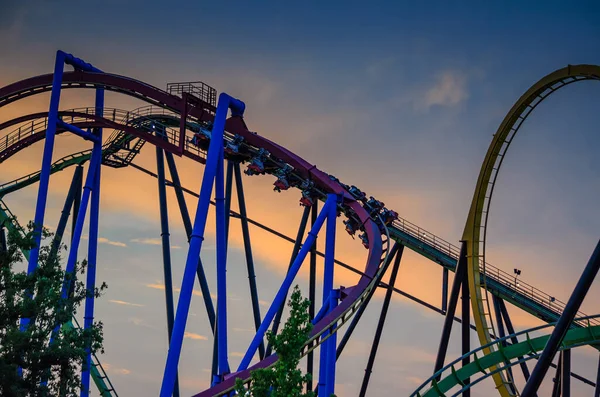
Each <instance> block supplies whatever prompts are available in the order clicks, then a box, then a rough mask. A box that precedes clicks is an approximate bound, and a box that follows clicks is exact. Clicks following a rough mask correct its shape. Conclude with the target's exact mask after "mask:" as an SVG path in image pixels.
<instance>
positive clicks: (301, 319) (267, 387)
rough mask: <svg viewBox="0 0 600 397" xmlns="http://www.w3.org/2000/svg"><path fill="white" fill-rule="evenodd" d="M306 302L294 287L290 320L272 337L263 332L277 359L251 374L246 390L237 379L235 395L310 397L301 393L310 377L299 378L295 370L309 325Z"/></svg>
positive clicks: (309, 393)
mask: <svg viewBox="0 0 600 397" xmlns="http://www.w3.org/2000/svg"><path fill="white" fill-rule="evenodd" d="M309 305H310V303H309V301H308V299H302V294H301V292H300V288H298V286H296V287H294V292H293V293H292V296H291V297H290V301H289V302H288V306H289V307H290V317H289V318H288V320H287V322H286V323H285V325H284V327H283V329H282V330H281V332H280V333H279V334H277V335H274V334H273V333H272V332H271V331H268V332H267V340H268V341H269V343H270V344H271V345H272V346H273V349H274V350H275V353H277V356H278V360H277V362H275V364H274V365H273V366H271V367H269V368H260V369H257V370H254V371H252V372H251V382H250V387H249V389H246V387H245V386H244V383H243V381H242V380H241V379H239V378H238V379H237V380H236V384H235V390H236V392H237V394H238V395H239V396H252V397H267V396H269V397H312V396H313V392H312V391H308V392H307V393H303V390H304V386H305V385H306V384H307V383H308V382H309V381H310V379H311V376H310V374H305V375H302V371H301V370H299V369H298V364H299V363H300V352H301V350H302V347H303V346H304V344H305V343H306V342H307V341H308V337H309V335H310V331H311V330H312V324H311V322H310V317H309V315H308V307H309Z"/></svg>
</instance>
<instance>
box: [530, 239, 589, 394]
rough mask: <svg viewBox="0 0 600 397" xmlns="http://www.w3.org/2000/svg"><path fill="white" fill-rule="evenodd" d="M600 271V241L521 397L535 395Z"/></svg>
mask: <svg viewBox="0 0 600 397" xmlns="http://www.w3.org/2000/svg"><path fill="white" fill-rule="evenodd" d="M599 269H600V241H598V243H597V244H596V248H595V249H594V252H593V253H592V256H591V257H590V260H589V261H588V263H587V265H586V267H585V269H584V271H583V273H582V275H581V277H580V278H579V281H578V282H577V285H576V286H575V289H574V290H573V293H572V294H571V297H570V298H569V301H568V302H567V304H566V306H565V309H564V310H563V313H562V315H561V316H560V319H559V320H558V322H557V323H556V326H555V327H554V330H553V331H552V334H551V335H550V338H548V342H547V343H546V347H544V351H543V352H542V354H541V355H540V358H539V360H538V362H537V363H536V365H535V368H534V369H533V371H532V372H531V377H530V378H529V381H528V382H527V383H526V384H525V388H524V389H523V392H522V393H521V396H522V397H532V396H533V395H534V394H535V393H537V390H538V388H539V387H540V384H541V383H542V380H543V379H544V376H545V375H546V373H547V372H548V368H549V367H550V364H551V363H552V358H553V357H554V355H555V354H556V352H557V351H558V347H559V346H560V343H561V342H562V340H563V338H564V337H565V334H566V332H567V331H568V330H569V327H570V326H571V323H572V322H573V319H574V318H575V316H576V315H577V311H578V310H579V307H580V306H581V303H582V302H583V299H584V298H585V296H586V294H587V292H588V291H589V289H590V287H591V285H592V283H593V282H594V278H595V277H596V275H597V274H598V270H599Z"/></svg>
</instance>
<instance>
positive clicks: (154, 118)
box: [0, 65, 600, 396]
mask: <svg viewBox="0 0 600 397" xmlns="http://www.w3.org/2000/svg"><path fill="white" fill-rule="evenodd" d="M599 69H600V68H598V67H596V66H589V65H580V66H570V67H568V68H564V69H561V70H558V71H556V72H554V73H552V74H550V75H548V76H546V77H545V78H544V79H542V80H540V82H538V83H537V84H536V85H534V86H533V87H532V88H531V89H530V90H528V91H527V93H525V94H524V95H523V96H522V97H521V99H519V101H518V102H517V103H516V104H515V105H514V106H513V108H512V110H511V112H510V113H509V114H508V115H507V116H506V118H505V120H504V121H503V123H502V125H501V126H500V128H499V130H498V132H497V133H496V135H495V137H494V141H493V142H492V145H491V146H490V148H489V150H488V153H487V155H486V159H485V161H484V164H483V167H482V171H481V173H480V176H479V179H478V183H477V188H476V191H475V194H474V198H473V202H472V205H471V210H470V212H469V217H468V219H467V224H466V226H465V231H464V234H463V239H464V240H466V241H467V249H468V263H469V288H470V291H471V299H472V306H473V311H474V317H475V321H476V326H477V332H478V337H479V339H480V341H481V343H482V345H484V347H483V348H482V351H483V352H484V353H485V354H486V355H487V354H493V353H494V352H495V347H494V345H493V344H490V343H489V342H490V341H491V338H490V330H493V322H492V321H488V318H486V314H487V313H489V310H486V309H487V307H488V303H487V293H488V291H489V292H491V293H493V294H495V295H498V296H500V297H501V298H503V299H505V300H507V301H509V302H511V303H513V304H515V305H517V306H518V307H520V308H522V309H524V310H526V311H528V312H529V313H531V314H533V315H535V316H537V317H539V318H541V319H543V320H545V321H556V319H557V318H558V316H559V315H560V313H561V311H562V307H561V305H560V302H558V301H557V302H554V304H551V302H550V300H549V295H547V294H544V293H542V292H541V291H539V290H537V289H535V288H533V287H531V291H529V288H528V289H527V291H525V290H523V291H521V290H519V289H515V288H514V287H512V286H511V285H510V282H508V283H507V280H510V279H511V278H510V277H509V276H508V275H507V274H505V273H503V272H501V271H500V270H499V269H495V268H494V269H491V268H490V265H489V264H486V262H485V236H486V226H487V219H488V218H487V214H488V211H489V205H490V199H491V195H492V193H493V188H494V184H495V181H496V177H497V172H498V169H499V168H500V166H501V164H502V161H503V159H504V154H505V152H506V150H507V149H508V146H509V145H510V143H511V141H512V139H513V137H514V135H515V133H516V131H517V130H518V129H519V127H520V126H521V124H522V123H523V121H524V120H525V119H526V118H527V116H528V115H529V114H530V112H531V111H532V110H533V109H534V108H535V107H536V106H537V105H538V104H539V103H540V102H541V101H542V100H543V99H545V98H546V97H547V96H548V95H550V94H551V93H553V92H554V91H556V90H557V89H559V88H561V87H563V86H566V85H568V84H570V83H572V82H576V81H581V80H590V79H594V80H597V79H599V77H598V76H600V70H599ZM51 86H52V75H51V74H49V75H43V76H37V77H33V78H30V79H26V80H23V81H20V82H16V83H14V84H11V85H9V86H6V87H3V88H0V107H2V106H4V105H6V104H8V103H11V102H14V101H17V100H19V99H22V98H26V97H28V96H31V95H35V94H38V93H42V92H47V91H49V90H50V89H51ZM62 88H63V89H65V88H91V89H94V88H104V89H105V90H110V91H114V92H118V93H121V94H125V95H128V96H131V97H134V98H137V99H140V100H143V101H145V102H147V103H149V104H150V106H147V107H144V108H140V109H138V110H136V111H132V112H125V111H121V110H118V109H105V110H104V113H103V114H102V115H101V116H99V115H95V114H94V111H93V110H92V108H83V109H74V110H71V111H62V112H61V117H62V118H63V119H65V121H69V122H71V123H72V124H74V125H76V126H78V127H80V128H94V127H102V128H112V129H114V131H115V132H114V133H113V135H112V136H111V137H110V138H109V141H108V142H107V144H106V145H105V147H104V149H105V154H106V155H107V156H105V158H104V160H105V161H103V163H104V164H105V165H109V166H113V167H122V166H127V165H128V164H129V163H130V162H131V160H132V159H133V157H134V156H135V154H137V153H138V152H139V149H141V146H142V145H143V144H144V143H145V142H150V143H152V144H154V145H156V146H160V147H161V148H163V149H165V150H167V151H169V152H171V153H174V154H177V155H179V156H186V157H189V158H191V159H193V160H195V161H197V162H200V163H204V162H205V151H204V150H203V148H202V147H198V146H194V145H190V144H189V140H188V138H189V137H190V136H189V135H188V132H189V131H191V132H192V133H193V132H194V131H197V129H198V126H199V125H201V124H203V123H209V122H211V121H212V119H213V115H214V111H215V108H214V107H213V106H211V105H209V104H206V103H203V102H201V103H194V104H191V103H189V102H187V100H186V99H184V98H181V97H178V96H175V95H171V94H169V93H167V92H165V91H163V90H160V89H158V88H156V87H153V86H150V85H148V84H145V83H142V82H140V81H137V80H134V79H130V78H127V77H123V76H118V75H113V74H103V73H87V72H82V71H74V72H68V73H65V74H64V78H63V82H62ZM181 114H185V115H186V118H185V124H184V125H185V127H184V131H185V133H184V134H183V135H182V134H181V133H180V130H179V129H178V128H175V127H176V126H178V125H179V122H180V120H179V119H180V117H181ZM28 123H30V125H31V127H30V128H29V127H28V125H27V124H28ZM45 123H47V121H46V114H45V113H38V114H34V115H28V116H24V117H21V118H18V119H14V120H10V121H8V122H5V123H2V124H0V130H2V129H5V128H8V127H11V126H14V125H17V124H21V126H20V127H19V128H18V129H17V130H15V131H13V132H12V133H11V134H9V135H7V136H6V137H3V138H0V162H2V161H3V160H5V159H7V158H8V157H10V156H12V155H14V154H15V153H17V152H19V151H20V150H22V149H24V148H26V147H28V146H30V145H32V144H33V143H35V142H38V141H40V140H42V139H44V137H45V127H46V125H45ZM157 126H159V128H156V127H157ZM225 130H226V135H225V140H226V142H228V141H229V142H231V141H232V140H233V138H234V137H235V136H240V137H242V138H243V139H244V143H243V146H244V147H245V151H246V153H247V154H250V155H251V154H256V153H257V152H258V150H259V149H265V150H267V151H269V152H270V153H271V158H270V159H269V163H270V167H268V169H267V171H266V172H267V173H269V174H273V173H274V172H275V171H277V170H279V169H281V168H282V167H283V166H285V165H290V166H292V167H293V170H294V172H293V173H294V176H295V178H297V180H299V181H307V180H310V181H312V182H313V183H314V184H315V191H316V192H317V198H320V199H323V197H324V196H325V195H326V194H327V193H335V194H339V195H343V197H344V200H343V204H342V205H341V208H340V210H341V211H342V212H344V213H345V214H346V215H348V214H351V215H352V216H355V217H356V218H357V219H359V220H360V222H361V223H362V224H363V225H364V229H365V230H364V231H365V233H366V235H367V238H368V241H369V255H368V259H367V263H366V265H365V270H364V273H363V274H362V277H361V279H360V281H359V283H358V285H356V286H355V288H353V289H352V291H351V293H350V294H349V295H348V296H347V297H346V298H345V299H344V300H343V301H342V302H341V304H340V305H339V306H338V307H337V308H336V309H335V310H334V311H333V312H332V313H330V314H329V315H328V316H326V317H325V318H324V319H322V320H321V321H320V322H319V323H317V324H316V326H315V328H314V330H313V333H312V334H311V341H310V342H311V343H312V342H316V343H312V344H311V343H309V344H307V346H305V349H304V352H303V353H304V354H306V353H307V352H308V351H309V350H311V349H314V348H315V347H316V346H318V345H319V344H320V343H321V342H322V340H324V339H322V338H321V335H322V334H323V333H324V332H325V331H327V330H330V331H334V332H335V331H336V330H337V329H338V328H339V327H340V326H341V325H342V324H343V323H344V322H345V321H347V319H348V318H349V317H350V316H352V314H354V312H355V311H356V310H357V309H358V308H359V307H360V306H361V305H362V304H363V303H365V300H366V298H367V296H368V295H369V292H370V291H371V290H372V289H373V288H374V287H375V286H376V285H377V284H378V283H379V279H380V278H381V275H382V270H383V267H382V266H381V265H382V263H383V262H384V260H385V257H386V254H387V252H388V248H389V237H388V236H386V237H384V238H383V239H382V238H381V230H380V228H379V226H378V225H377V224H376V222H375V220H374V219H373V218H372V217H371V216H370V214H369V213H368V212H367V211H366V210H365V209H364V208H363V206H362V205H361V203H360V202H359V201H357V200H355V199H354V198H353V197H352V196H351V195H350V194H348V193H347V188H348V187H347V186H346V185H343V184H341V183H339V181H338V180H337V179H335V178H334V177H331V176H329V175H327V174H326V173H324V172H322V171H320V170H318V169H317V168H316V167H315V166H313V165H311V164H310V163H308V162H306V161H305V160H303V159H302V158H300V157H299V156H297V155H295V154H293V153H291V152H290V151H288V150H287V149H285V148H283V147H281V146H279V145H277V144H276V143H274V142H272V141H270V140H268V139H266V138H264V137H261V136H259V135H257V134H256V133H254V132H250V131H249V130H248V129H247V127H246V125H245V123H244V121H243V120H242V119H241V118H237V117H232V118H230V119H228V120H227V123H226V126H225ZM131 142H134V145H133V148H131V147H130V145H129V143H131ZM234 157H235V158H234V160H236V161H242V162H243V161H247V160H248V159H249V157H248V156H246V157H243V156H242V157H239V156H234ZM87 159H88V153H86V152H80V153H77V154H75V155H72V156H67V158H64V159H61V160H59V161H58V162H56V163H55V164H54V166H53V168H52V172H56V171H60V170H62V169H64V168H66V167H68V166H70V165H74V164H77V163H82V162H85V161H87ZM38 177H39V174H38V175H36V173H33V174H31V175H28V176H26V177H23V178H21V179H20V180H17V181H13V183H10V184H5V185H3V186H0V196H2V195H4V194H6V193H8V192H11V191H14V190H17V189H18V188H20V187H22V186H25V185H27V184H31V183H34V182H35V181H37V178H38ZM385 231H387V229H386V230H385ZM389 233H390V236H391V238H393V239H394V240H396V241H398V242H401V243H403V244H405V245H406V246H407V247H409V248H411V249H413V250H415V251H416V252H418V253H420V254H421V255H424V256H426V257H428V258H430V259H432V260H434V261H436V262H438V263H440V264H441V265H443V266H444V267H446V268H448V269H450V270H454V269H455V267H456V260H457V259H458V252H459V250H458V248H457V247H455V246H453V245H452V244H449V243H447V242H445V241H444V240H441V239H439V238H436V237H435V236H434V235H433V234H431V233H428V232H425V231H423V230H422V229H420V228H418V227H417V226H416V225H413V224H411V223H410V222H408V221H405V220H403V219H401V218H400V219H399V220H398V221H396V222H394V223H393V224H392V225H391V226H390V228H389ZM480 252H481V254H480ZM481 287H483V288H484V291H485V292H484V293H485V297H484V296H482V293H481ZM595 321H596V320H595ZM575 326H578V327H580V328H581V329H586V328H589V327H586V325H585V324H580V323H576V324H575ZM275 360H276V356H274V355H273V356H270V357H267V358H265V359H264V360H262V361H261V362H259V363H258V364H256V365H255V366H254V367H252V368H250V369H248V370H246V371H243V372H241V373H238V374H235V376H236V377H241V378H246V379H247V378H248V376H249V372H250V370H252V369H255V368H258V367H266V366H269V365H272V364H273V363H274V362H275ZM480 361H481V360H480ZM496 364H497V363H496ZM494 365H495V364H494V363H492V364H491V367H490V368H491V369H492V370H491V372H492V373H493V376H494V380H495V382H496V385H497V387H498V388H499V390H500V393H501V395H503V396H509V395H510V394H509V393H508V389H507V387H506V385H507V384H508V383H507V381H506V380H504V379H503V377H502V373H501V372H500V370H495V369H494V368H493V366H494ZM233 378H234V377H233V376H232V377H230V378H229V379H227V380H226V381H225V382H223V383H221V384H219V385H218V386H216V387H214V388H212V389H210V390H207V391H205V392H203V393H200V394H199V395H198V396H213V395H224V394H226V393H227V392H228V391H230V390H231V388H232V386H233V381H234V379H233Z"/></svg>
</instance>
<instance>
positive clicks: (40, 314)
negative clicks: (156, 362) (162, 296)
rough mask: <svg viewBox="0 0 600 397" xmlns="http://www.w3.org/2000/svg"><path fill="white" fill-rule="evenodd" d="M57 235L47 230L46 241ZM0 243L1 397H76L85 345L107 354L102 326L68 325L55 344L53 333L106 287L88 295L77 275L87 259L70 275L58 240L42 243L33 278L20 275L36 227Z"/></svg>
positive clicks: (82, 270)
mask: <svg viewBox="0 0 600 397" xmlns="http://www.w3.org/2000/svg"><path fill="white" fill-rule="evenodd" d="M0 231H1V232H2V235H4V231H3V230H0ZM52 237H53V235H52V233H49V232H48V230H46V229H43V231H42V242H43V241H44V240H48V239H52ZM0 239H1V240H2V241H0V243H1V244H0V395H2V396H7V397H8V396H61V397H62V396H77V395H79V388H80V386H81V385H80V377H79V370H80V369H81V366H82V365H83V364H84V360H85V357H86V349H85V347H86V345H88V344H89V345H90V346H91V351H92V353H95V352H97V351H100V352H103V348H102V341H103V334H102V323H101V322H95V323H94V324H93V326H92V327H91V328H90V329H89V330H87V331H84V330H83V329H80V328H76V327H72V326H63V327H61V328H60V329H59V331H58V333H57V334H56V338H55V339H54V342H53V343H52V344H51V345H50V344H49V340H50V335H51V334H52V331H53V329H55V328H56V325H57V324H70V321H71V318H72V317H73V316H74V315H75V314H76V312H77V308H78V307H79V306H80V305H81V303H82V302H83V301H84V300H85V298H86V296H87V295H88V294H94V296H95V297H99V296H100V295H101V292H102V291H103V290H104V289H105V288H106V284H104V283H103V284H102V285H101V287H100V288H96V289H95V290H94V291H87V290H86V288H85V286H84V284H83V283H82V282H80V281H77V279H76V274H77V272H78V271H80V272H81V273H83V272H84V270H85V267H86V262H85V261H82V263H81V264H78V265H77V266H76V268H75V271H74V272H73V273H71V274H67V275H65V273H64V271H63V270H62V269H61V265H60V259H61V258H60V251H61V250H65V249H66V246H64V245H61V244H60V243H57V242H58V239H53V240H51V241H53V242H54V244H51V245H50V246H48V245H43V244H42V246H41V248H40V254H39V261H38V268H37V269H36V270H35V271H34V272H33V273H32V274H30V275H27V274H26V273H25V272H16V271H15V270H14V266H15V265H17V264H19V263H21V262H23V260H24V258H23V255H22V251H29V250H31V249H32V248H33V247H34V244H35V243H34V239H33V224H32V223H30V224H29V226H28V232H27V233H26V234H25V235H24V236H22V235H21V234H20V233H19V232H16V231H11V232H10V233H9V235H8V239H7V240H5V239H4V237H2V238H0ZM52 246H54V247H55V249H52ZM56 248H59V249H58V251H57V250H56ZM63 282H68V283H69V285H70V293H69V294H67V297H66V298H63V297H62V296H61V288H62V286H63ZM22 318H29V319H30V322H29V325H28V326H27V328H26V329H25V330H21V329H20V321H21V319H22ZM19 368H21V369H22V375H19V372H18V369H19ZM43 380H47V382H43Z"/></svg>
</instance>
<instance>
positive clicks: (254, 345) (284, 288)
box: [238, 196, 336, 371]
mask: <svg viewBox="0 0 600 397" xmlns="http://www.w3.org/2000/svg"><path fill="white" fill-rule="evenodd" d="M329 206H333V207H335V206H336V199H335V196H333V198H332V197H331V196H330V197H328V198H327V202H326V203H325V206H324V207H323V210H322V211H321V213H320V214H319V216H318V217H317V220H316V222H315V224H314V225H313V227H312V228H311V230H310V232H308V237H307V238H306V240H305V241H304V244H303V245H302V248H301V249H300V252H299V253H298V256H297V257H296V259H295V260H294V264H293V265H292V267H291V268H290V270H289V271H288V273H287V275H286V276H285V279H284V280H283V283H282V284H281V287H280V288H279V291H277V294H276V295H275V298H274V299H273V302H272V303H271V306H270V307H269V310H268V311H267V313H266V314H265V317H264V318H263V321H262V323H261V324H260V328H259V329H258V332H257V333H256V335H255V336H254V339H252V342H251V343H250V346H249V347H248V350H247V351H246V354H245V355H244V357H243V358H242V361H241V363H240V365H239V367H238V371H243V370H245V369H247V368H248V365H250V362H251V361H252V357H254V354H255V353H256V350H257V349H258V346H259V345H260V343H261V341H262V340H263V338H264V335H265V332H266V331H267V329H268V328H269V325H270V324H271V321H272V320H273V318H274V317H275V314H276V312H277V310H278V309H279V306H280V305H281V302H283V301H285V297H286V295H287V293H288V291H289V289H290V287H291V285H292V282H293V281H294V278H295V277H296V275H297V274H298V271H299V270H300V267H301V266H302V262H304V259H305V258H306V255H307V254H308V251H309V250H310V247H311V246H312V244H314V242H315V239H316V237H317V233H319V230H320V229H321V226H323V223H325V219H326V218H327V216H328V211H329Z"/></svg>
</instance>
